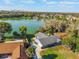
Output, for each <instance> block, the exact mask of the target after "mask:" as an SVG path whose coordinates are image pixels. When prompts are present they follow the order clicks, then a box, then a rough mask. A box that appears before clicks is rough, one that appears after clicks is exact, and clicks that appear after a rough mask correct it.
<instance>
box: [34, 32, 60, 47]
mask: <svg viewBox="0 0 79 59" xmlns="http://www.w3.org/2000/svg"><path fill="white" fill-rule="evenodd" d="M34 43H35V44H36V45H37V47H40V48H47V47H51V46H55V45H59V44H60V43H61V40H60V39H59V38H58V37H56V36H53V35H51V36H47V35H45V34H44V33H40V32H39V33H38V34H36V37H35V41H34Z"/></svg>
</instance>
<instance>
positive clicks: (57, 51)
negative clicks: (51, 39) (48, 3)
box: [40, 46, 76, 59]
mask: <svg viewBox="0 0 79 59" xmlns="http://www.w3.org/2000/svg"><path fill="white" fill-rule="evenodd" d="M40 54H41V56H42V57H43V58H44V59H76V55H75V54H74V53H73V52H72V51H70V50H69V49H68V48H65V47H63V46H56V47H54V48H47V49H45V50H44V51H42V52H41V53H40Z"/></svg>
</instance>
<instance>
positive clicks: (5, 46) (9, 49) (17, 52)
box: [0, 40, 28, 59]
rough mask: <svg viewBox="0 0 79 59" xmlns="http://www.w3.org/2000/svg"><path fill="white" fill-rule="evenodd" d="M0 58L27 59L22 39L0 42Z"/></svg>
mask: <svg viewBox="0 0 79 59" xmlns="http://www.w3.org/2000/svg"><path fill="white" fill-rule="evenodd" d="M0 59H28V57H27V55H26V53H25V48H24V43H23V41H22V40H20V41H19V40H18V42H17V41H10V42H4V43H0Z"/></svg>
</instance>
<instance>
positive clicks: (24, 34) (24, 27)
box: [19, 26, 27, 38]
mask: <svg viewBox="0 0 79 59" xmlns="http://www.w3.org/2000/svg"><path fill="white" fill-rule="evenodd" d="M19 30H20V32H21V35H22V37H23V38H26V32H27V27H26V26H20V27H19Z"/></svg>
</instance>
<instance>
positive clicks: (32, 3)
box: [0, 0, 79, 12]
mask: <svg viewBox="0 0 79 59" xmlns="http://www.w3.org/2000/svg"><path fill="white" fill-rule="evenodd" d="M0 10H24V11H38V12H79V0H0Z"/></svg>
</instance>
